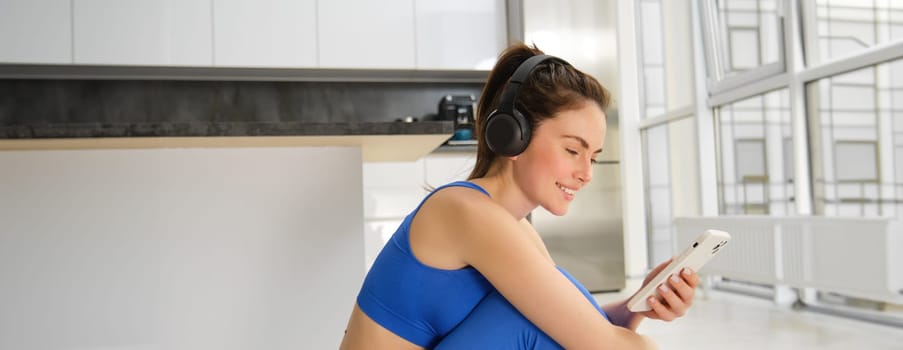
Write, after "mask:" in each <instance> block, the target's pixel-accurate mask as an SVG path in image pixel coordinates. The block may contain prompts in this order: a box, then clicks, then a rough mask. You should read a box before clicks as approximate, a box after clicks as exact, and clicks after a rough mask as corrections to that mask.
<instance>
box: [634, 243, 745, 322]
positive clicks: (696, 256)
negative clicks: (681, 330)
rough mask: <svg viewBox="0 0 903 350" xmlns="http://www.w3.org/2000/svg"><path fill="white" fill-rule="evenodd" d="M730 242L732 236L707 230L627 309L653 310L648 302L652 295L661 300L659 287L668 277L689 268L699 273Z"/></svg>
mask: <svg viewBox="0 0 903 350" xmlns="http://www.w3.org/2000/svg"><path fill="white" fill-rule="evenodd" d="M730 240H731V235H729V234H728V233H727V232H724V231H718V230H706V231H705V232H703V233H702V234H701V235H699V237H696V240H695V241H693V243H690V246H689V247H687V249H686V250H684V252H683V253H681V254H680V255H679V256H677V257H675V258H674V260H673V261H671V263H670V264H668V266H666V267H665V268H664V269H662V271H661V272H659V274H658V275H656V276H655V277H654V278H653V279H652V280H651V281H649V284H647V285H646V286H645V287H643V288H642V289H640V291H639V292H637V293H636V295H634V296H633V297H632V298H630V300H629V301H628V302H627V309H629V310H630V311H633V312H641V311H649V310H652V307H651V306H649V304H648V303H647V302H646V301H647V299H649V297H650V296H652V295H656V297H657V298H659V299H661V296H660V295H658V293H657V291H658V286H660V285H661V284H662V283H664V282H665V281H667V279H668V277H671V275H676V274H678V273H680V271H681V270H682V269H683V268H684V267H689V268H690V269H692V270H693V271H699V268H701V267H702V265H705V263H707V262H709V260H710V259H712V257H713V256H715V254H718V252H719V251H720V250H721V248H723V247H724V246H725V245H726V244H727V242H729V241H730Z"/></svg>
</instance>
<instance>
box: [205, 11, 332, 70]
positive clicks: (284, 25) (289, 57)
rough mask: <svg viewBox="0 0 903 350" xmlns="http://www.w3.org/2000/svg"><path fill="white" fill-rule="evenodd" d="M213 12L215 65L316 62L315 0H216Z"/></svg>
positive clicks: (291, 65) (293, 65)
mask: <svg viewBox="0 0 903 350" xmlns="http://www.w3.org/2000/svg"><path fill="white" fill-rule="evenodd" d="M329 2H331V1H321V2H320V3H321V4H320V6H323V3H329ZM213 13H214V15H213V17H214V20H213V21H214V36H213V37H214V39H213V41H214V48H215V49H214V51H215V55H214V64H215V65H216V66H222V67H229V66H234V67H274V68H283V67H284V68H314V67H316V66H317V34H316V33H317V1H316V0H260V1H248V0H213Z"/></svg>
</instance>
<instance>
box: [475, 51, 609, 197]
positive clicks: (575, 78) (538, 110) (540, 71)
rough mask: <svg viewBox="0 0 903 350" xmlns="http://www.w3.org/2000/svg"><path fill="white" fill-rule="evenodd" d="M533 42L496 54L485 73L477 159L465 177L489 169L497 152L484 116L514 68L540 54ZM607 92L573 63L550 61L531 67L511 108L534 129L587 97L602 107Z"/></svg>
mask: <svg viewBox="0 0 903 350" xmlns="http://www.w3.org/2000/svg"><path fill="white" fill-rule="evenodd" d="M543 54H544V53H543V52H542V51H541V50H539V48H537V47H536V45H535V44H534V45H533V47H529V46H527V45H524V44H523V43H518V44H514V45H511V46H510V47H508V48H507V49H506V50H505V51H502V53H501V55H499V59H498V62H497V63H496V65H495V67H494V68H493V69H492V72H490V73H489V78H488V79H487V81H486V85H485V86H483V93H482V94H481V95H480V102H479V104H478V105H477V121H476V129H475V137H476V139H477V161H476V164H475V165H474V167H473V171H471V173H470V176H468V177H467V179H468V180H472V179H476V178H480V177H484V176H486V175H487V174H488V173H489V171H490V170H491V169H492V166H493V164H494V163H495V161H496V158H498V155H496V154H495V153H493V152H492V151H491V150H490V149H489V146H488V145H486V140H485V139H484V138H483V132H484V130H485V129H486V118H487V117H488V116H489V114H490V113H491V112H492V111H493V110H495V109H496V108H497V107H498V104H499V99H501V95H502V91H503V90H504V88H505V86H506V85H507V84H508V81H509V80H510V79H511V76H512V75H514V71H515V70H517V67H518V66H520V65H521V63H523V62H524V61H526V60H527V59H528V58H530V57H533V56H536V55H543ZM610 99H611V94H610V93H609V92H608V90H606V89H605V88H604V87H603V86H602V85H601V84H599V82H598V81H597V80H596V78H593V77H592V76H590V75H588V74H586V73H583V72H581V71H579V70H577V69H576V68H574V67H573V66H569V65H565V64H561V63H558V62H554V61H545V62H543V63H541V64H540V65H539V66H537V67H536V68H535V69H533V72H532V73H530V76H529V77H527V79H525V81H524V82H523V84H522V85H521V88H520V91H519V92H518V96H517V102H516V103H515V108H517V110H519V111H520V112H521V113H522V114H523V115H524V117H525V118H527V120H529V122H530V125H531V126H532V128H533V129H534V130H535V129H536V127H538V126H539V124H540V123H542V122H543V121H544V120H546V119H549V118H552V117H553V116H555V114H557V113H559V112H562V111H566V110H570V109H574V108H579V107H580V106H581V105H582V103H583V102H585V101H587V100H589V101H594V102H596V103H597V104H598V105H599V108H601V109H602V110H605V109H606V108H608V103H609V101H610Z"/></svg>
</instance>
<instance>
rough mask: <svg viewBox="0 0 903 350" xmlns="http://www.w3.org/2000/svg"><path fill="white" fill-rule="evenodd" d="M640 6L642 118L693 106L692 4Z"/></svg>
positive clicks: (685, 0)
mask: <svg viewBox="0 0 903 350" xmlns="http://www.w3.org/2000/svg"><path fill="white" fill-rule="evenodd" d="M636 4H637V37H638V40H639V42H638V47H637V50H638V58H639V60H640V74H641V76H642V80H641V84H640V104H641V106H642V107H641V110H642V115H641V118H650V117H658V116H661V115H663V114H665V113H667V112H669V111H673V110H677V109H680V108H683V107H686V106H690V105H692V104H693V101H694V97H693V94H692V92H693V74H694V73H693V69H692V67H693V37H692V23H691V21H690V7H691V6H690V4H691V2H690V0H668V1H662V0H640V1H638V2H637V3H636ZM688 67H689V68H688Z"/></svg>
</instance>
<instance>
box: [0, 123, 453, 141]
mask: <svg viewBox="0 0 903 350" xmlns="http://www.w3.org/2000/svg"><path fill="white" fill-rule="evenodd" d="M453 132H454V125H453V123H452V122H450V121H423V122H413V123H403V122H335V123H323V122H186V123H78V124H50V123H44V124H24V125H6V126H0V139H54V138H104V137H229V136H361V135H433V134H449V135H450V134H452V133H453Z"/></svg>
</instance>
